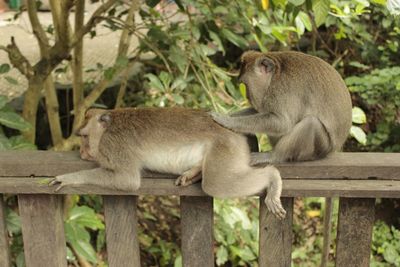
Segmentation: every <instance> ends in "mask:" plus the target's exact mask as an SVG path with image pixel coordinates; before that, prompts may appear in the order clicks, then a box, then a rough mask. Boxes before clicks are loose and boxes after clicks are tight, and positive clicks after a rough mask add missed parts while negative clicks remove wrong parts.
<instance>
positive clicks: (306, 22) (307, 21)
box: [296, 11, 312, 31]
mask: <svg viewBox="0 0 400 267" xmlns="http://www.w3.org/2000/svg"><path fill="white" fill-rule="evenodd" d="M296 18H300V20H301V22H303V24H304V26H305V27H306V29H307V31H312V23H311V19H310V16H308V14H307V13H305V12H303V11H300V12H299V14H298V15H297V17H296Z"/></svg>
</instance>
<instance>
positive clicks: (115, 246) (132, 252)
mask: <svg viewBox="0 0 400 267" xmlns="http://www.w3.org/2000/svg"><path fill="white" fill-rule="evenodd" d="M103 203H104V216H105V223H106V244H107V259H108V265H109V266H110V267H120V266H140V251H139V240H138V230H137V224H138V217H137V214H136V206H137V197H136V196H103Z"/></svg>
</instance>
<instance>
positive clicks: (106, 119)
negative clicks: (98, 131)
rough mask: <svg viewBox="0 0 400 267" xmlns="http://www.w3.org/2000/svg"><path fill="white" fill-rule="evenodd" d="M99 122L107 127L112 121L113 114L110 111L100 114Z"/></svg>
mask: <svg viewBox="0 0 400 267" xmlns="http://www.w3.org/2000/svg"><path fill="white" fill-rule="evenodd" d="M99 122H100V123H101V124H102V125H103V126H104V127H107V126H108V125H110V123H111V114H110V113H109V112H107V113H104V114H102V115H101V116H100V118H99Z"/></svg>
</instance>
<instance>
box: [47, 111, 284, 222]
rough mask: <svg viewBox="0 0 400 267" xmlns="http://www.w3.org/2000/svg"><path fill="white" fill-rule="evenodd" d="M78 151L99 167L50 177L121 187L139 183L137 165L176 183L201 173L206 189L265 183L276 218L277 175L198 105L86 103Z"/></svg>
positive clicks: (218, 193)
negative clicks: (103, 106)
mask: <svg viewBox="0 0 400 267" xmlns="http://www.w3.org/2000/svg"><path fill="white" fill-rule="evenodd" d="M78 135H80V136H82V137H83V139H82V141H83V145H82V148H81V153H82V152H83V153H82V154H81V157H82V158H84V159H89V160H94V161H96V162H97V163H99V165H100V167H99V168H96V169H91V170H83V171H79V172H75V173H70V174H65V175H60V176H57V177H56V178H54V180H53V181H51V182H50V185H54V184H59V185H58V187H57V189H56V190H60V189H61V188H62V187H64V186H67V185H79V184H92V185H98V186H101V187H105V188H114V189H118V190H123V191H129V192H131V191H135V190H137V189H138V188H139V187H140V180H141V176H140V172H141V170H142V169H148V170H151V171H156V172H161V173H171V174H177V175H180V176H179V177H178V179H177V180H176V184H177V185H188V184H191V183H193V182H195V181H197V180H200V179H201V173H202V176H203V179H202V188H203V190H204V192H206V193H207V194H209V195H211V196H214V197H219V198H225V197H243V196H249V195H253V194H256V193H259V192H261V191H262V190H264V189H267V191H268V193H267V197H266V199H265V203H266V205H267V207H268V209H269V210H270V211H271V212H272V213H273V214H275V215H276V216H277V217H278V218H284V217H285V214H286V212H285V210H284V209H283V207H282V205H281V202H280V195H281V190H282V180H281V177H280V174H279V171H278V170H277V169H276V168H275V167H273V166H266V167H264V168H252V167H250V166H249V161H250V152H249V148H248V145H247V141H246V139H245V137H243V136H241V135H239V134H237V133H234V132H232V131H230V130H228V129H226V128H223V127H221V126H220V125H218V124H217V123H215V122H214V121H213V120H212V118H211V117H210V116H209V115H208V114H207V113H206V112H203V111H200V110H193V109H183V108H136V109H134V108H125V109H116V110H100V109H92V110H88V111H87V112H86V119H85V124H84V125H83V126H82V127H81V129H80V130H79V131H78Z"/></svg>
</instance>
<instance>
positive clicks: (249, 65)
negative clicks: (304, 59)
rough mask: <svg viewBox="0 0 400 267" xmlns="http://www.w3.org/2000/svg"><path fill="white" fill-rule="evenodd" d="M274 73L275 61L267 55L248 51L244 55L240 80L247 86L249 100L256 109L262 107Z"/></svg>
mask: <svg viewBox="0 0 400 267" xmlns="http://www.w3.org/2000/svg"><path fill="white" fill-rule="evenodd" d="M274 71H275V63H274V61H273V60H272V59H271V58H269V57H267V56H266V55H265V54H263V53H261V52H256V51H248V52H245V53H244V54H243V55H242V58H241V66H240V75H239V80H240V81H241V82H242V83H244V84H245V85H246V94H247V98H248V99H249V101H250V103H251V104H252V105H253V106H254V107H255V108H256V109H257V107H258V106H259V105H261V101H262V100H263V96H264V95H265V93H264V92H265V90H267V89H268V87H269V85H270V82H271V79H272V76H273V74H274Z"/></svg>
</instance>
